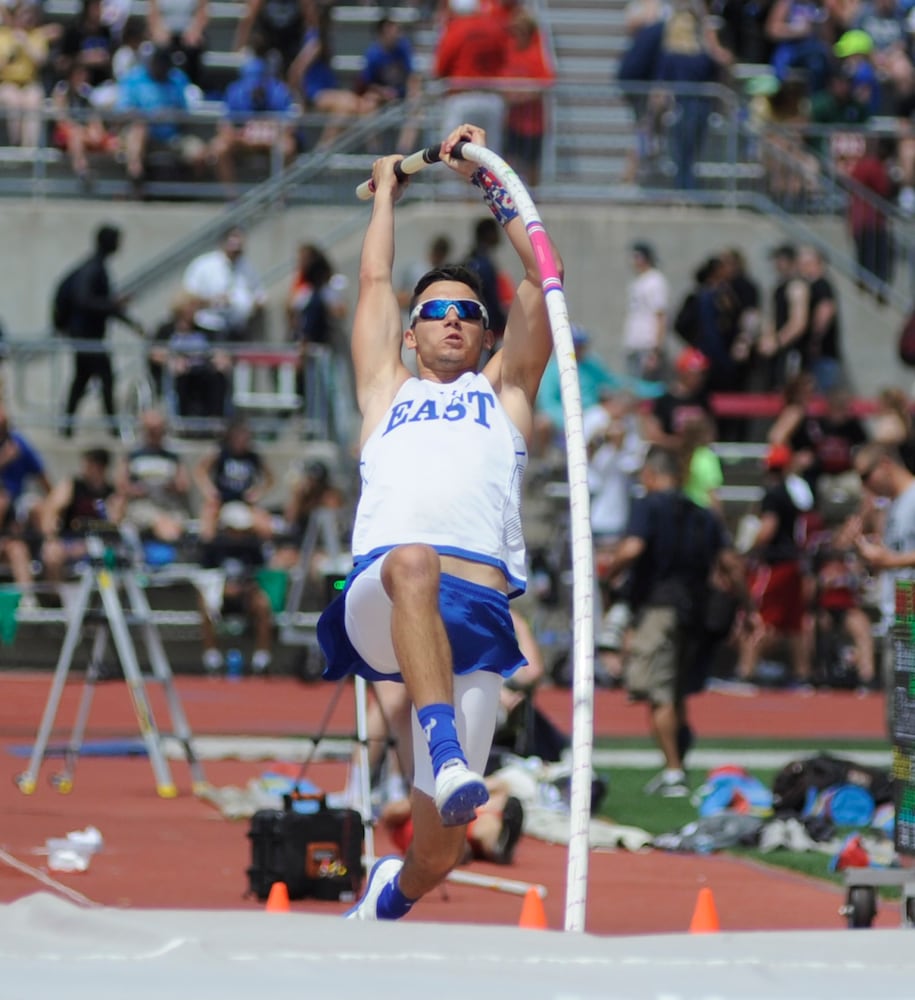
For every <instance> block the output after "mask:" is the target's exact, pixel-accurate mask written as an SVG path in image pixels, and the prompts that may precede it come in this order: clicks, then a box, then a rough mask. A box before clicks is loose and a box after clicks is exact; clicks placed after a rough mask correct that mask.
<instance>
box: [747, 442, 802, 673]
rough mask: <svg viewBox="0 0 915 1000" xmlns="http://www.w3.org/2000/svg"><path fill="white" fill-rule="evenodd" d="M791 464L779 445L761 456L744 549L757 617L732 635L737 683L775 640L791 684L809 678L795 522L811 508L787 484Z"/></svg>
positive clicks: (794, 485)
mask: <svg viewBox="0 0 915 1000" xmlns="http://www.w3.org/2000/svg"><path fill="white" fill-rule="evenodd" d="M792 460H793V456H792V453H791V449H790V448H788V447H786V446H785V445H773V446H772V447H770V448H769V450H768V452H767V454H766V458H765V470H766V476H765V493H764V494H763V498H762V501H761V503H760V516H759V526H758V529H757V531H756V534H755V537H754V538H753V540H752V544H751V546H750V548H749V551H748V556H749V562H750V565H751V570H750V592H751V594H752V597H753V599H754V601H755V603H756V607H757V609H758V611H759V617H758V619H757V618H754V619H753V620H752V621H751V622H749V623H748V627H746V628H744V629H743V630H742V631H741V632H740V633H739V635H738V661H737V667H736V674H737V677H738V679H739V680H741V681H747V682H751V681H753V679H754V676H755V673H756V668H757V666H758V664H759V661H760V659H761V658H762V657H763V656H765V655H766V654H767V653H768V652H770V651H771V650H772V649H773V648H775V646H776V644H777V643H778V642H786V643H787V645H788V655H789V663H790V667H791V675H792V680H793V682H794V683H795V684H799V685H804V686H806V685H808V684H809V680H810V650H809V646H808V642H807V638H808V634H807V632H806V631H805V615H806V611H807V609H806V602H805V597H804V576H803V567H802V563H801V551H800V548H799V546H798V542H797V537H798V534H797V522H798V519H799V517H800V516H801V514H802V513H804V512H805V511H807V510H809V509H810V508H811V507H812V504H813V498H812V495H811V494H810V493H809V490H804V489H801V488H799V487H798V485H797V483H795V482H794V481H791V482H789V473H790V471H791V467H792Z"/></svg>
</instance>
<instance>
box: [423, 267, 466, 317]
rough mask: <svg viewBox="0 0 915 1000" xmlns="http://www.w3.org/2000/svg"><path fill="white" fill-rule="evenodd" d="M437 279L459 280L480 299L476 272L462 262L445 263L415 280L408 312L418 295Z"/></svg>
mask: <svg viewBox="0 0 915 1000" xmlns="http://www.w3.org/2000/svg"><path fill="white" fill-rule="evenodd" d="M437 281H459V282H460V283H461V284H462V285H467V287H468V288H470V289H472V290H473V293H474V295H476V297H477V298H478V299H480V300H481V301H482V296H483V287H482V285H481V284H480V276H479V275H478V274H477V272H476V271H474V270H472V269H471V268H469V267H464V265H463V264H446V265H445V266H444V267H434V268H432V270H431V271H426V273H425V274H424V275H423V276H422V277H421V278H420V279H419V281H417V282H416V287H415V288H414V289H413V298H411V299H410V312H413V307H414V306H415V305H416V302H417V300H418V299H419V297H420V295H422V293H423V292H424V291H425V290H426V289H427V288H428V287H429V286H430V285H434V284H435V283H436V282H437Z"/></svg>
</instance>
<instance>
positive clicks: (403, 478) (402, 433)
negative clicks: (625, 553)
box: [353, 372, 527, 594]
mask: <svg viewBox="0 0 915 1000" xmlns="http://www.w3.org/2000/svg"><path fill="white" fill-rule="evenodd" d="M526 465H527V446H526V445H525V442H524V438H523V437H522V435H521V434H520V432H519V431H518V429H517V428H516V427H515V425H514V424H513V423H512V422H511V420H509V418H508V415H507V414H506V412H505V410H504V409H503V408H502V404H501V403H500V402H499V398H498V396H497V395H496V392H495V390H494V389H493V387H492V385H491V384H490V382H489V381H488V380H487V379H486V378H485V377H484V376H483V375H479V374H476V373H474V372H467V373H466V374H464V375H462V376H461V377H460V378H459V379H457V380H456V381H454V382H449V383H447V384H445V385H440V384H439V383H437V382H430V381H426V380H424V379H418V378H411V379H408V380H407V381H406V382H405V383H404V384H403V386H402V387H401V389H400V391H399V392H398V393H397V395H396V396H395V398H394V401H393V403H392V404H391V407H390V409H389V410H388V412H387V413H386V414H385V416H384V419H383V420H382V421H381V422H380V423H379V425H378V426H377V427H376V428H375V430H374V431H373V432H372V435H371V437H369V439H368V441H366V443H365V447H364V448H363V449H362V458H361V462H360V474H361V477H362V495H361V497H360V499H359V505H358V507H357V509H356V523H355V527H354V529H353V555H354V557H355V558H356V560H359V559H364V558H366V557H375V556H378V555H380V554H381V553H382V552H386V551H387V550H388V549H390V548H392V547H393V546H395V545H400V544H404V543H407V542H422V543H425V544H427V545H432V546H433V547H434V548H435V549H436V550H437V551H438V552H440V553H441V554H442V555H453V556H460V557H463V558H465V559H469V560H472V561H473V562H481V563H487V564H489V565H492V566H497V567H498V568H499V569H500V570H501V571H502V572H503V573H504V574H505V577H506V579H507V580H508V581H509V583H510V584H511V585H512V588H513V589H512V593H513V594H517V593H521V592H522V591H523V590H524V588H525V584H526V563H525V553H524V535H523V533H522V530H521V479H522V477H523V475H524V469H525V467H526Z"/></svg>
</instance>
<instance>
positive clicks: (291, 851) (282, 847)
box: [247, 795, 365, 900]
mask: <svg viewBox="0 0 915 1000" xmlns="http://www.w3.org/2000/svg"><path fill="white" fill-rule="evenodd" d="M301 801H310V802H313V804H314V805H315V806H316V808H315V810H314V811H311V812H299V811H296V810H295V809H294V808H293V805H294V802H301ZM283 803H284V808H283V809H260V810H258V812H256V813H255V814H254V815H253V816H252V817H251V829H250V830H249V831H248V837H249V838H250V840H251V867H250V868H248V870H247V874H248V888H249V891H250V892H251V893H253V894H254V895H255V896H257V898H258V899H260V900H265V899H266V898H267V897H268V896H269V895H270V888H271V886H272V885H273V883H274V882H285V883H286V888H287V889H288V891H289V898H290V899H305V898H307V897H311V898H313V899H326V900H353V899H357V898H358V896H359V889H360V887H361V885H362V842H363V837H364V833H365V830H364V827H363V823H362V816H361V815H360V814H359V813H358V812H357V811H356V810H355V809H329V808H328V807H327V803H326V801H325V799H324V796H317V797H313V796H302V795H299V796H289V795H287V796H284V797H283Z"/></svg>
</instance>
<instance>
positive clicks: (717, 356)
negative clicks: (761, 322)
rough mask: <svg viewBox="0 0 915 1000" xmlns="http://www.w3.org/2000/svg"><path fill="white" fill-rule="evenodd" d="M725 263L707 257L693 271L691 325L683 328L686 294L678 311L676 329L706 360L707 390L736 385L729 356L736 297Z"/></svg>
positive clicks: (724, 390) (735, 333)
mask: <svg viewBox="0 0 915 1000" xmlns="http://www.w3.org/2000/svg"><path fill="white" fill-rule="evenodd" d="M725 278H726V273H725V267H724V264H723V263H722V261H721V258H719V257H709V258H708V259H707V260H706V261H705V262H704V263H703V264H702V265H701V267H699V269H698V270H697V271H696V274H695V281H696V285H695V288H694V290H693V292H691V293H690V294H691V296H692V298H693V302H692V313H693V315H692V328H691V329H689V330H686V329H684V319H685V317H684V313H685V312H687V305H688V304H689V297H688V298H687V301H686V303H684V306H683V307H682V308H681V309H680V311H679V312H678V313H677V319H676V324H675V329H676V330H677V332H678V333H679V334H680V335H681V336H682V337H683V339H684V340H685V341H686V342H687V343H688V344H689V345H690V346H691V347H694V348H695V349H696V350H697V351H699V352H700V353H701V354H702V355H703V356H704V357H705V358H706V359H707V361H708V366H709V367H708V373H707V375H706V385H707V387H708V389H709V391H710V392H727V391H729V390H735V389H736V388H737V362H736V361H735V360H734V358H733V356H732V350H733V347H734V341H735V340H736V337H737V330H736V328H735V326H734V324H733V314H734V312H735V311H736V309H737V301H736V298H735V297H734V294H733V292H732V291H731V287H730V285H729V284H728V283H727V281H726V280H725Z"/></svg>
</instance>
